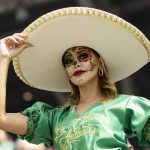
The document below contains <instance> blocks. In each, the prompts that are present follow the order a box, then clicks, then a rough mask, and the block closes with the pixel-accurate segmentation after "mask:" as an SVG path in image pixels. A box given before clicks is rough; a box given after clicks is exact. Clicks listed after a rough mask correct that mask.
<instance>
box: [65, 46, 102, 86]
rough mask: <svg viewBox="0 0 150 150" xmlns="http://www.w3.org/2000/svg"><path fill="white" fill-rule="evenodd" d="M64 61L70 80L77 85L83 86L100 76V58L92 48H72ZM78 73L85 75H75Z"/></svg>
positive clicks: (66, 53) (67, 52)
mask: <svg viewBox="0 0 150 150" xmlns="http://www.w3.org/2000/svg"><path fill="white" fill-rule="evenodd" d="M62 60H63V64H64V66H65V69H66V73H67V76H68V78H69V79H70V80H71V81H72V82H73V83H74V84H75V85H81V83H85V82H88V81H89V80H90V79H92V78H94V77H96V76H98V64H99V57H98V56H97V55H96V54H95V53H94V52H93V50H92V49H91V48H88V47H83V46H79V47H73V48H70V49H68V50H67V51H66V52H65V54H64V55H63V59H62ZM76 71H81V72H84V73H81V74H80V73H79V74H77V75H75V72H76Z"/></svg>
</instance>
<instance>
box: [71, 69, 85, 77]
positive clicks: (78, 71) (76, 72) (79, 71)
mask: <svg viewBox="0 0 150 150" xmlns="http://www.w3.org/2000/svg"><path fill="white" fill-rule="evenodd" d="M85 72H86V71H84V70H77V71H75V72H74V74H73V75H74V76H79V75H81V74H83V73H85Z"/></svg>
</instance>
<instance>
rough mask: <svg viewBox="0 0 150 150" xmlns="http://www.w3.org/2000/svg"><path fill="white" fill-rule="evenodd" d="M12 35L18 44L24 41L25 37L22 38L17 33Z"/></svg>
mask: <svg viewBox="0 0 150 150" xmlns="http://www.w3.org/2000/svg"><path fill="white" fill-rule="evenodd" d="M12 37H13V38H15V39H16V40H17V41H18V42H19V43H20V44H22V43H24V42H25V38H22V37H20V36H18V35H13V36H12Z"/></svg>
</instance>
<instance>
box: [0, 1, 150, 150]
mask: <svg viewBox="0 0 150 150" xmlns="http://www.w3.org/2000/svg"><path fill="white" fill-rule="evenodd" d="M70 6H85V7H93V8H98V9H102V10H105V11H108V12H110V13H113V14H116V15H118V16H120V17H122V18H124V19H125V20H127V21H128V22H130V23H132V24H133V25H135V26H136V27H138V28H139V29H140V30H141V31H142V32H143V33H144V34H145V35H146V36H147V37H148V39H150V19H149V18H150V0H0V39H1V38H3V37H5V36H8V35H11V34H13V33H15V32H21V31H23V29H24V28H26V27H27V26H28V25H29V24H30V23H31V22H33V21H34V20H35V19H37V18H38V17H40V16H41V15H43V14H45V13H48V12H50V11H53V10H55V9H59V8H63V7H70ZM133 59H134V58H133ZM116 85H117V87H118V90H119V93H124V94H131V95H138V96H143V97H146V98H148V99H150V64H147V65H145V66H144V67H143V68H142V69H141V70H139V71H138V72H136V73H135V74H133V75H132V76H130V77H128V78H126V79H124V80H122V81H119V82H117V83H116ZM66 98H67V93H57V92H46V91H42V90H38V89H34V88H31V87H29V86H27V85H25V84H24V83H22V81H20V80H19V79H18V77H17V76H16V74H15V73H14V69H13V67H12V64H11V65H10V68H9V75H8V82H7V112H20V111H22V110H24V109H25V108H27V107H29V106H31V105H32V104H33V103H35V102H36V101H43V102H46V103H48V104H50V105H52V106H60V105H62V104H64V102H65V100H66ZM130 142H131V143H132V144H133V145H134V146H135V149H136V150H142V149H143V148H142V147H140V146H139V144H138V141H137V139H136V137H131V139H130Z"/></svg>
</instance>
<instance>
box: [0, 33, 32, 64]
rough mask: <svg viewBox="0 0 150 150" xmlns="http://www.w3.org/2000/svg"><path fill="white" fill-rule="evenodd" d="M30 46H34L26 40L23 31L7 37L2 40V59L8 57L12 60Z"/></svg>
mask: <svg viewBox="0 0 150 150" xmlns="http://www.w3.org/2000/svg"><path fill="white" fill-rule="evenodd" d="M28 47H32V45H31V44H30V43H27V42H26V37H25V36H24V35H23V34H22V33H15V34H13V35H12V36H8V37H5V38H3V39H1V40H0V60H1V59H3V58H6V59H8V60H9V61H11V60H12V59H13V58H14V57H16V56H17V55H18V54H19V53H21V52H22V51H23V50H24V49H26V48H28Z"/></svg>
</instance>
